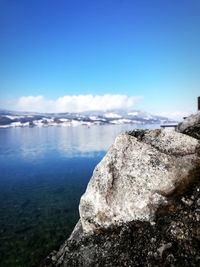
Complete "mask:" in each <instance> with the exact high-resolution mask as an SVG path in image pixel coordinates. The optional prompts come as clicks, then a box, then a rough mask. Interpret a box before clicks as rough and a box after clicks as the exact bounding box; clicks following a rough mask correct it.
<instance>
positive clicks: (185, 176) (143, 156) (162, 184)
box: [79, 130, 200, 233]
mask: <svg viewBox="0 0 200 267" xmlns="http://www.w3.org/2000/svg"><path fill="white" fill-rule="evenodd" d="M199 166H200V145H199V142H198V140H197V139H194V138H192V137H190V136H187V135H183V134H181V133H177V132H175V131H173V132H169V131H165V130H152V131H148V130H146V131H144V130H139V131H137V130H136V131H132V132H129V133H125V134H121V135H120V136H118V137H117V138H116V140H115V142H114V144H113V145H112V146H111V148H110V149H109V151H108V153H107V154H106V156H105V157H104V158H103V160H102V161H101V162H100V163H99V165H97V167H96V168H95V170H94V173H93V176H92V178H91V180H90V182H89V184H88V187H87V190H86V192H85V194H84V195H83V196H82V198H81V201H80V206H79V211H80V219H81V224H82V228H83V232H85V233H94V232H98V231H101V229H105V228H108V227H111V226H112V225H115V226H117V225H122V224H124V223H128V222H132V221H136V220H140V221H152V220H154V218H155V213H156V211H157V209H158V208H159V207H160V206H163V205H167V204H168V199H169V196H171V195H173V194H174V193H175V192H177V191H181V190H182V188H184V187H185V186H186V185H187V184H188V183H189V182H190V181H191V180H192V179H193V178H194V177H196V176H197V171H198V167H199Z"/></svg>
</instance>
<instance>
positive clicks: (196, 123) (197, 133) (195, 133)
mask: <svg viewBox="0 0 200 267" xmlns="http://www.w3.org/2000/svg"><path fill="white" fill-rule="evenodd" d="M177 132H180V133H183V134H187V135H190V136H192V137H194V138H197V139H200V112H198V113H196V114H194V115H191V116H189V117H188V118H186V119H185V120H184V121H183V122H181V123H179V125H178V126H177Z"/></svg>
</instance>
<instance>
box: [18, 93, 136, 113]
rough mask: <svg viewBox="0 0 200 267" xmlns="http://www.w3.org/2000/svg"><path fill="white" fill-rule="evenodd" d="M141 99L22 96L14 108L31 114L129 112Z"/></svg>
mask: <svg viewBox="0 0 200 267" xmlns="http://www.w3.org/2000/svg"><path fill="white" fill-rule="evenodd" d="M140 99H141V97H139V96H127V95H122V94H105V95H93V94H87V95H65V96H62V97H59V98H57V99H55V100H49V99H45V98H44V96H42V95H39V96H22V97H20V98H19V99H17V100H16V101H15V103H14V106H15V107H16V109H17V110H19V111H31V112H84V111H107V110H115V109H121V110H127V109H131V108H133V107H134V106H135V104H136V103H137V102H138V101H139V100H140Z"/></svg>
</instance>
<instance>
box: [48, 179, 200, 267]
mask: <svg viewBox="0 0 200 267" xmlns="http://www.w3.org/2000/svg"><path fill="white" fill-rule="evenodd" d="M199 224H200V176H199V177H197V180H196V182H195V183H192V184H191V185H190V186H189V187H187V190H186V191H185V192H184V194H183V195H180V196H178V197H175V198H173V200H172V201H171V203H170V205H169V206H168V207H167V208H166V209H165V210H161V211H159V210H158V211H157V214H156V216H155V221H154V223H150V222H144V221H134V222H132V223H126V224H122V225H121V226H118V227H117V226H113V227H109V228H108V229H106V230H104V231H102V232H101V233H98V234H93V235H82V236H79V238H78V239H77V235H76V236H75V238H74V239H73V238H72V239H70V240H68V241H66V242H65V244H64V245H63V246H62V247H61V248H60V250H59V251H58V252H56V251H54V252H52V253H51V254H50V255H49V256H48V257H47V258H46V261H45V263H44V265H43V266H47V267H102V266H106V267H113V266H115V267H125V266H126V267H127V266H131V267H133V266H140V267H141V266H148V267H155V266H162V267H164V266H165V267H167V266H168V267H169V266H171V267H173V266H177V267H182V266H184V267H191V266H193V267H195V266H200V250H199V244H200V229H199Z"/></svg>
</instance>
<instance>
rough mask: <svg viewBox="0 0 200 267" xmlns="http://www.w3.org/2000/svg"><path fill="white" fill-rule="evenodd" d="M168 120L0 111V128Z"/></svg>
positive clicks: (144, 116)
mask: <svg viewBox="0 0 200 267" xmlns="http://www.w3.org/2000/svg"><path fill="white" fill-rule="evenodd" d="M171 122H172V121H171V120H170V119H168V118H165V117H161V116H156V115H152V114H149V113H147V112H143V111H139V110H133V111H129V112H126V111H108V112H102V111H99V112H98V111H93V112H82V113H33V112H17V111H16V112H15V111H7V110H0V128H7V127H34V126H37V127H47V126H77V125H86V126H92V125H101V124H163V123H171Z"/></svg>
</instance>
